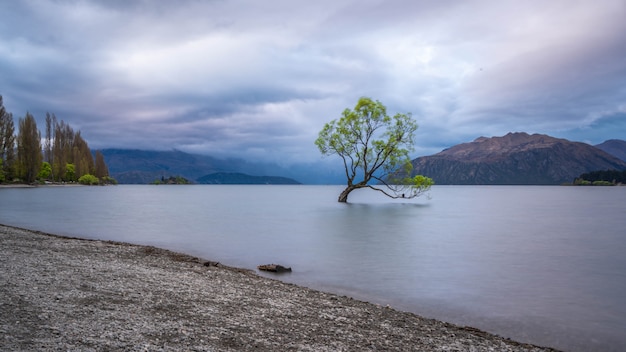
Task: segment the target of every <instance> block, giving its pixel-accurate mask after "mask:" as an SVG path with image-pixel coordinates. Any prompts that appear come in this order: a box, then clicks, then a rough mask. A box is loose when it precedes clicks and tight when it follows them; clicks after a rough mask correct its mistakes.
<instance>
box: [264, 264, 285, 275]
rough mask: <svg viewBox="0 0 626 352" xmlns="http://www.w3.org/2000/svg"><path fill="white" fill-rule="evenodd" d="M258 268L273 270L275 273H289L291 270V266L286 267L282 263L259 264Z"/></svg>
mask: <svg viewBox="0 0 626 352" xmlns="http://www.w3.org/2000/svg"><path fill="white" fill-rule="evenodd" d="M257 268H258V269H259V270H263V271H271V272H273V273H287V272H291V268H286V267H284V266H282V265H278V264H265V265H259V266H257Z"/></svg>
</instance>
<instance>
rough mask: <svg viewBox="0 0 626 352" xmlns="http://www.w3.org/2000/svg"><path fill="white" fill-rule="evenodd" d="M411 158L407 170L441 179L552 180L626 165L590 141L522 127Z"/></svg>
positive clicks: (470, 182) (459, 181)
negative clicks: (501, 135)
mask: <svg viewBox="0 0 626 352" xmlns="http://www.w3.org/2000/svg"><path fill="white" fill-rule="evenodd" d="M412 163H413V172H412V174H422V175H425V176H428V177H431V178H433V179H434V180H435V183H436V184H440V185H441V184H461V185H463V184H467V185H481V184H483V185H487V184H491V185H554V184H562V183H570V182H572V181H573V180H574V179H575V178H576V177H577V176H579V175H580V174H582V173H585V172H590V171H595V170H624V169H626V162H624V161H622V160H620V159H618V158H616V157H615V156H612V155H610V154H608V153H606V152H604V151H602V150H600V149H598V148H595V147H593V146H591V145H589V144H585V143H580V142H571V141H568V140H566V139H559V138H554V137H550V136H547V135H542V134H533V135H529V134H527V133H523V132H518V133H509V134H507V135H505V136H503V137H492V138H487V137H480V138H477V139H476V140H474V141H473V142H469V143H463V144H459V145H456V146H453V147H451V148H448V149H446V150H444V151H442V152H440V153H437V154H435V155H432V156H426V157H421V158H417V159H414V160H413V162H412Z"/></svg>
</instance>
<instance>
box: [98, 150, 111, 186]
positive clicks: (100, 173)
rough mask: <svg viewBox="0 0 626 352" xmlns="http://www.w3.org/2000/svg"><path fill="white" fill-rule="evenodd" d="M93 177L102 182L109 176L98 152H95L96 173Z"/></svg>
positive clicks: (107, 169)
mask: <svg viewBox="0 0 626 352" xmlns="http://www.w3.org/2000/svg"><path fill="white" fill-rule="evenodd" d="M95 176H96V177H97V178H99V179H100V180H102V179H103V178H104V177H108V176H109V168H108V167H107V165H106V163H105V162H104V155H102V152H100V151H99V150H98V151H96V172H95Z"/></svg>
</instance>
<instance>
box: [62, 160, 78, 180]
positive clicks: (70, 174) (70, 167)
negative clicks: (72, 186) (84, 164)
mask: <svg viewBox="0 0 626 352" xmlns="http://www.w3.org/2000/svg"><path fill="white" fill-rule="evenodd" d="M65 180H66V181H68V182H74V181H76V167H75V166H74V164H65Z"/></svg>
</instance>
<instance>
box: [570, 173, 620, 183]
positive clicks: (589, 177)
mask: <svg viewBox="0 0 626 352" xmlns="http://www.w3.org/2000/svg"><path fill="white" fill-rule="evenodd" d="M574 184H575V185H578V186H589V185H593V186H614V185H623V184H626V170H623V171H619V170H599V171H592V172H587V173H584V174H582V175H580V176H578V177H577V178H576V179H575V180H574Z"/></svg>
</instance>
